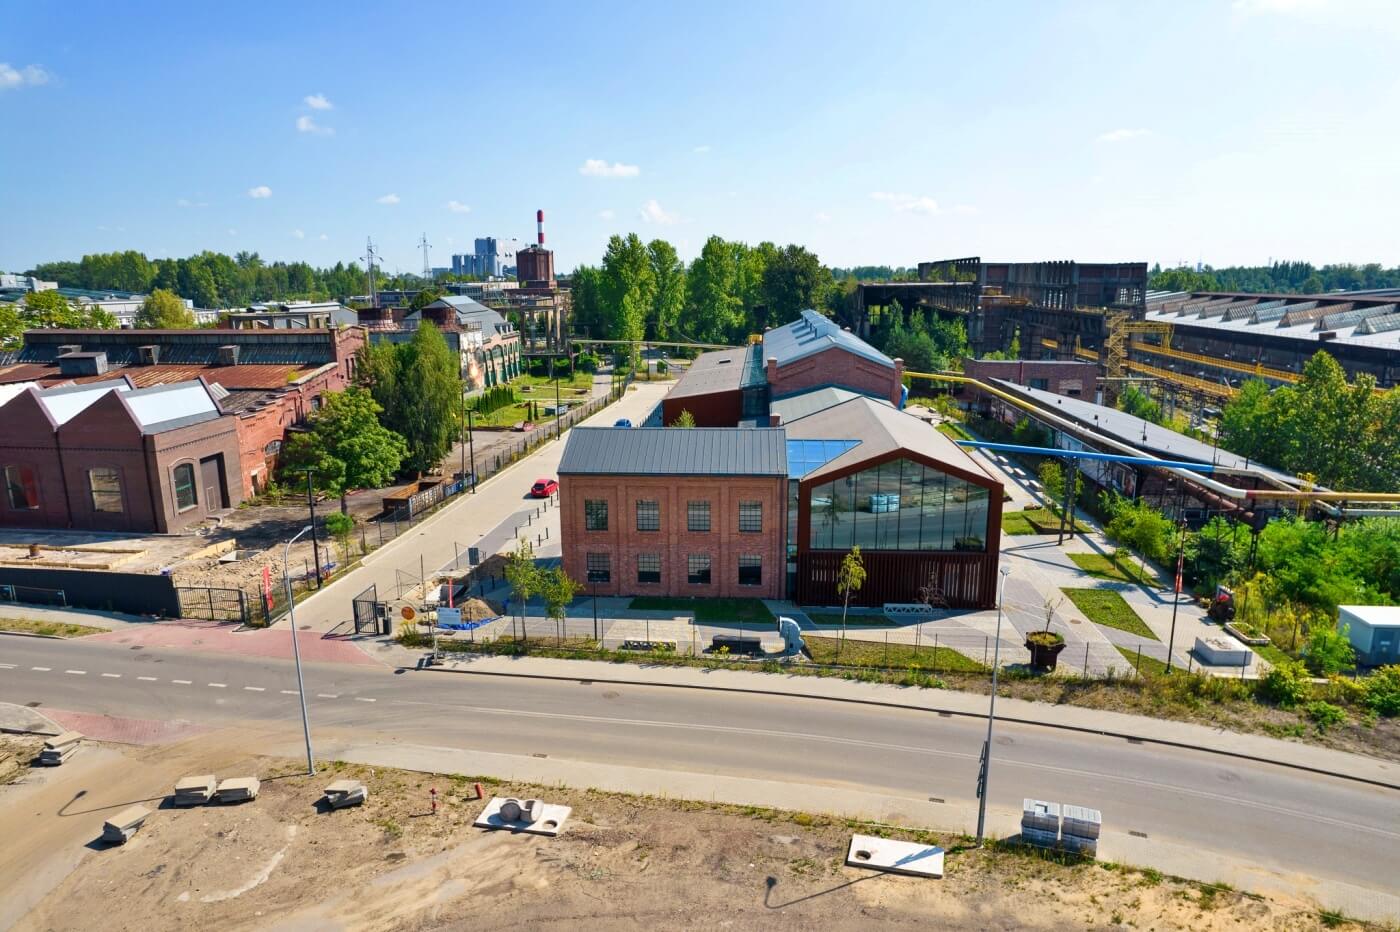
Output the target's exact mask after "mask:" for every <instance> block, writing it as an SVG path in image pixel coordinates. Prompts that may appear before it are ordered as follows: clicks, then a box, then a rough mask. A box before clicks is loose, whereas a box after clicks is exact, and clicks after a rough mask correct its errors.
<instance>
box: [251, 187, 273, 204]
mask: <svg viewBox="0 0 1400 932" xmlns="http://www.w3.org/2000/svg"><path fill="white" fill-rule="evenodd" d="M248 196H249V197H251V198H253V199H254V200H260V199H262V198H265V197H272V189H271V188H269V187H268V186H267V185H265V184H260V185H258V186H257V187H256V188H249V189H248Z"/></svg>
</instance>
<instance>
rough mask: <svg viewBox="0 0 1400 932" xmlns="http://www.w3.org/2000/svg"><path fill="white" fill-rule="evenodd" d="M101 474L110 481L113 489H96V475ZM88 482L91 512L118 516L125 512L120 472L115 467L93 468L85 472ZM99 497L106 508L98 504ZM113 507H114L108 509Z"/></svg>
mask: <svg viewBox="0 0 1400 932" xmlns="http://www.w3.org/2000/svg"><path fill="white" fill-rule="evenodd" d="M98 472H102V473H106V474H107V475H106V476H105V477H104V482H105V481H106V480H107V479H110V480H112V483H113V487H110V488H103V489H99V488H98V487H97V482H96V479H97V473H98ZM87 480H88V502H89V503H90V504H91V505H92V510H93V511H94V512H97V513H99V514H105V515H119V514H123V513H125V511H126V500H125V498H126V496H125V495H124V494H123V493H124V491H125V490H124V487H123V486H124V483H123V482H122V471H121V470H120V469H119V468H117V467H116V466H93V467H91V468H90V469H88V471H87ZM99 496H101V498H102V500H103V501H104V502H105V504H106V506H107V507H104V506H103V505H99V504H98V497H99ZM112 505H115V506H116V507H110V506H112Z"/></svg>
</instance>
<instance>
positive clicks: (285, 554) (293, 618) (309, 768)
mask: <svg viewBox="0 0 1400 932" xmlns="http://www.w3.org/2000/svg"><path fill="white" fill-rule="evenodd" d="M307 531H311V532H312V540H315V539H316V538H315V533H316V532H315V526H314V525H311V524H308V525H307V526H306V527H304V528H302V529H301V530H300V531H297V532H296V536H294V537H293V538H292V539H291V540H289V541H287V545H286V546H285V547H284V548H282V581H283V583H284V584H285V585H286V587H287V623H288V624H289V625H290V626H291V628H292V656H293V657H294V658H296V665H297V698H299V699H300V700H301V733H302V735H303V736H304V737H305V738H306V772H307V774H308V775H310V776H313V777H314V776H316V761H315V759H314V758H312V756H311V720H310V719H309V718H307V715H306V686H305V685H304V684H303V683H302V679H301V647H300V646H299V645H298V644H297V601H296V599H295V598H294V597H293V596H292V572H291V567H290V566H289V564H288V561H289V560H290V559H291V554H292V544H294V543H296V542H297V538H298V537H300V536H301V535H303V534H305V533H306V532H307Z"/></svg>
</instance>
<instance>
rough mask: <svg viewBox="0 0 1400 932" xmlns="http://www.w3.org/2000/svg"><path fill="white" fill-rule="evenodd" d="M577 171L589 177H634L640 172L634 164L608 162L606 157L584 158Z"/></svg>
mask: <svg viewBox="0 0 1400 932" xmlns="http://www.w3.org/2000/svg"><path fill="white" fill-rule="evenodd" d="M578 173H579V174H580V175H586V176H588V177H589V178H635V177H637V176H638V175H640V174H641V173H642V170H641V168H639V167H638V166H636V165H628V164H626V163H625V162H612V163H609V162H608V161H607V160H606V159H584V161H583V164H582V165H580V166H579V168H578Z"/></svg>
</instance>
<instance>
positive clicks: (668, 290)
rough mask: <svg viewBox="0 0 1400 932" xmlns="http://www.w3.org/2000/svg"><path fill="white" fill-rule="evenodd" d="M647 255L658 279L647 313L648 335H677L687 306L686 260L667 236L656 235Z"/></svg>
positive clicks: (655, 279) (654, 278)
mask: <svg viewBox="0 0 1400 932" xmlns="http://www.w3.org/2000/svg"><path fill="white" fill-rule="evenodd" d="M647 258H648V259H649V260H650V261H651V275H652V279H653V280H654V281H655V282H656V294H655V297H653V298H652V302H651V309H650V311H649V312H648V313H647V322H646V333H647V337H649V338H650V339H653V340H657V339H668V338H671V337H673V336H675V328H676V324H677V323H678V322H679V321H680V318H681V309H682V308H683V307H684V306H685V263H683V262H681V260H680V257H679V256H677V255H676V248H675V247H674V246H672V245H671V244H670V243H668V242H666V241H665V240H664V239H654V240H652V241H651V242H650V243H648V244H647Z"/></svg>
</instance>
